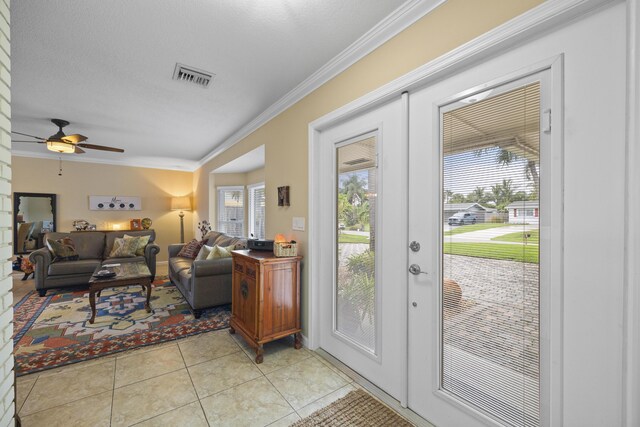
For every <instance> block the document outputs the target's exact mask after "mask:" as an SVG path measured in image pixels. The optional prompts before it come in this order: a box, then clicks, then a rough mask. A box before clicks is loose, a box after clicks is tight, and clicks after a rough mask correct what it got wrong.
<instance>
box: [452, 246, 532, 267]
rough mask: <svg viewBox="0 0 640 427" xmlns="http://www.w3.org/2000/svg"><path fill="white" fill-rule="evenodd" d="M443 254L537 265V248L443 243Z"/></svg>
mask: <svg viewBox="0 0 640 427" xmlns="http://www.w3.org/2000/svg"><path fill="white" fill-rule="evenodd" d="M444 253H445V254H450V255H463V256H471V257H477V258H489V259H503V260H507V261H520V262H522V261H524V262H529V263H533V264H538V246H534V245H532V246H525V245H502V244H500V243H466V242H465V243H462V242H461V243H457V242H455V243H445V244H444Z"/></svg>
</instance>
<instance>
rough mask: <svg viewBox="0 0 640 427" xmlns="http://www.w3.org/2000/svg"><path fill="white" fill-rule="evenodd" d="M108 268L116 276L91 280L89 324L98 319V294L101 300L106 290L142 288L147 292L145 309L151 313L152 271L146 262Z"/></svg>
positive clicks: (97, 269)
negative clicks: (124, 287)
mask: <svg viewBox="0 0 640 427" xmlns="http://www.w3.org/2000/svg"><path fill="white" fill-rule="evenodd" d="M104 268H105V267H103V266H101V267H98V268H96V271H95V272H94V274H95V273H97V272H98V271H99V270H102V269H104ZM106 268H107V269H108V270H112V271H113V272H115V273H116V275H115V276H113V277H109V278H104V279H101V278H97V277H95V276H91V279H89V304H90V305H91V319H90V320H89V323H93V322H94V321H95V319H96V293H97V294H98V298H100V293H101V292H102V290H103V289H106V288H116V287H120V286H131V285H140V286H142V290H143V291H144V290H145V289H146V291H147V301H146V302H145V304H144V308H146V309H147V313H150V312H151V306H150V305H149V300H150V299H151V271H149V267H147V264H146V263H145V262H123V263H121V264H120V265H118V266H115V267H106Z"/></svg>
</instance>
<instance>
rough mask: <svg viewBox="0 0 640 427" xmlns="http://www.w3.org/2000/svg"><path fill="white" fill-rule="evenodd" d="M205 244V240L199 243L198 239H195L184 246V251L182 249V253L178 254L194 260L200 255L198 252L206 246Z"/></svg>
mask: <svg viewBox="0 0 640 427" xmlns="http://www.w3.org/2000/svg"><path fill="white" fill-rule="evenodd" d="M205 242H206V241H205V240H202V241H200V242H198V241H197V240H196V239H193V240H192V241H190V242H189V243H187V244H186V245H184V246H183V247H182V249H180V252H178V256H179V257H183V258H191V259H194V258H195V257H196V256H197V255H198V252H200V248H201V247H202V246H203V245H204V244H205Z"/></svg>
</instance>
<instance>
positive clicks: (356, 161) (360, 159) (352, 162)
mask: <svg viewBox="0 0 640 427" xmlns="http://www.w3.org/2000/svg"><path fill="white" fill-rule="evenodd" d="M370 160H371V159H365V158H364V157H360V158H359V159H354V160H349V161H347V162H344V164H345V165H349V166H353V165H358V164H360V163H364V162H368V161H370Z"/></svg>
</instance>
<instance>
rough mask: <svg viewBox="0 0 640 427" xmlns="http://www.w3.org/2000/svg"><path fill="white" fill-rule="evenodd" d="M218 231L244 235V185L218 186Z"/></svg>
mask: <svg viewBox="0 0 640 427" xmlns="http://www.w3.org/2000/svg"><path fill="white" fill-rule="evenodd" d="M218 231H221V232H223V233H226V234H228V235H230V236H236V237H242V236H244V187H218Z"/></svg>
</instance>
